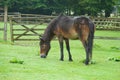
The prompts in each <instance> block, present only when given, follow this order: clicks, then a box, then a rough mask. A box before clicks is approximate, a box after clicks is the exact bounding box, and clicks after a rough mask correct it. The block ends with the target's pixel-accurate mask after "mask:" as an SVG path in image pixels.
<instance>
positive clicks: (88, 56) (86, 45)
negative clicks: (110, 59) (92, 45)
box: [82, 41, 90, 65]
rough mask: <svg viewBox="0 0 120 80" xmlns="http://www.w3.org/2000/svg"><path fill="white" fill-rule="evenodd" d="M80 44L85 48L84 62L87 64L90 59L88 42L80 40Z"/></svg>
mask: <svg viewBox="0 0 120 80" xmlns="http://www.w3.org/2000/svg"><path fill="white" fill-rule="evenodd" d="M82 44H83V46H84V48H85V52H86V60H85V64H86V65H88V64H89V61H90V54H89V47H88V43H87V41H82Z"/></svg>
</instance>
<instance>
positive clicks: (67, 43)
mask: <svg viewBox="0 0 120 80" xmlns="http://www.w3.org/2000/svg"><path fill="white" fill-rule="evenodd" d="M65 43H66V49H67V51H68V56H69V61H73V60H72V55H71V52H70V45H69V40H68V39H65Z"/></svg>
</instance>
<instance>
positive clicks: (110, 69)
mask: <svg viewBox="0 0 120 80" xmlns="http://www.w3.org/2000/svg"><path fill="white" fill-rule="evenodd" d="M0 33H1V32H0ZM107 33H108V34H107ZM105 34H107V35H108V36H120V32H115V31H113V32H112V31H97V32H96V34H95V35H103V36H104V35H105ZM0 36H2V35H1V34H0ZM8 39H9V38H8ZM18 43H19V42H18ZM25 43H26V42H24V44H25ZM70 46H71V53H72V56H73V60H74V61H73V62H69V61H68V54H67V51H66V49H64V53H65V60H64V61H63V62H62V61H59V57H60V54H59V44H58V41H52V43H51V50H50V52H49V54H48V56H47V58H46V59H41V58H40V56H39V44H38V42H35V43H32V42H29V44H26V45H20V44H19V45H11V44H10V41H9V40H8V42H4V41H3V40H0V80H119V79H120V62H115V61H109V60H108V59H109V58H113V57H118V56H120V41H119V40H97V39H95V40H94V48H93V60H94V61H95V64H90V65H88V66H86V65H84V63H83V62H82V61H83V60H84V59H85V52H84V49H83V47H82V44H81V42H80V41H78V40H75V41H72V40H71V41H70ZM11 60H18V61H23V64H20V63H11V62H10V61H11Z"/></svg>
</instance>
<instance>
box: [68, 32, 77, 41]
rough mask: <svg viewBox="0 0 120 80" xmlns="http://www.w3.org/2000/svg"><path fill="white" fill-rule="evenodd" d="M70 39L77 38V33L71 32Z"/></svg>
mask: <svg viewBox="0 0 120 80" xmlns="http://www.w3.org/2000/svg"><path fill="white" fill-rule="evenodd" d="M70 39H73V40H75V39H78V34H77V33H73V34H71V35H70Z"/></svg>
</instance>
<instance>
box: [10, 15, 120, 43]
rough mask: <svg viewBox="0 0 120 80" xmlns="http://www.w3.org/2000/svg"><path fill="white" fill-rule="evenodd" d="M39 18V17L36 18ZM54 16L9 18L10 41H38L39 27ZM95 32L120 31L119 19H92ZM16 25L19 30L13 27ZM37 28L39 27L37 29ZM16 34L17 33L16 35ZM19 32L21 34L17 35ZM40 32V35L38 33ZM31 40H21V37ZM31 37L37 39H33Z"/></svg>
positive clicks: (42, 29)
mask: <svg viewBox="0 0 120 80" xmlns="http://www.w3.org/2000/svg"><path fill="white" fill-rule="evenodd" d="M38 16H39V17H38ZM53 18H55V16H45V15H36V16H35V17H32V16H31V15H29V16H27V17H25V15H24V17H11V18H10V30H11V41H12V42H14V41H28V40H29V41H36V40H39V36H41V35H42V34H43V31H44V28H42V27H41V26H40V25H41V24H43V23H48V22H50V21H51V20H52V19H53ZM92 20H93V21H94V23H95V25H96V29H97V30H115V31H120V19H118V18H93V19H92ZM15 25H18V26H19V28H18V27H17V28H16V27H15ZM38 26H39V27H38ZM16 32H17V33H16ZM19 32H21V33H19ZM39 32H41V33H39ZM25 36H27V37H30V36H32V38H29V39H28V38H22V37H25ZM33 36H34V37H35V36H36V37H37V38H33ZM95 39H109V40H120V37H105V36H104V37H102V36H95Z"/></svg>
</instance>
